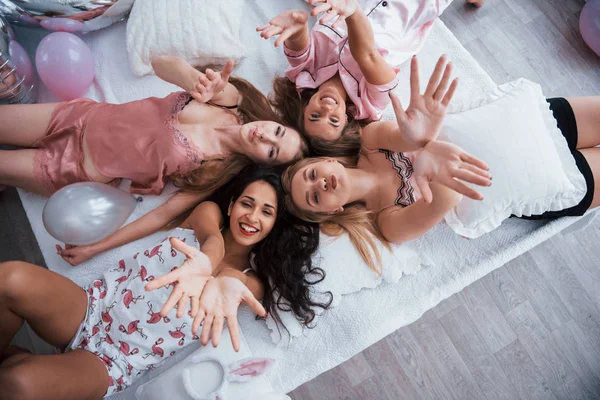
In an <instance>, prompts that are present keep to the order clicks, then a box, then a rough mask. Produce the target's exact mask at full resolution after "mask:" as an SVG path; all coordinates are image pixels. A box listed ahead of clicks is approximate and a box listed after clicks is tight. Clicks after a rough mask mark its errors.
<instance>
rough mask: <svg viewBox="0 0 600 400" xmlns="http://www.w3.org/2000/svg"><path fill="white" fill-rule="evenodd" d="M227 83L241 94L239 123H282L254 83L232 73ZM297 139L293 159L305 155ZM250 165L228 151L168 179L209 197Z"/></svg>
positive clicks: (303, 143)
mask: <svg viewBox="0 0 600 400" xmlns="http://www.w3.org/2000/svg"><path fill="white" fill-rule="evenodd" d="M229 82H230V83H231V84H232V85H233V86H235V88H236V89H237V90H238V92H239V94H240V96H241V102H240V104H239V105H238V107H237V111H238V115H239V117H240V119H241V121H240V122H241V123H242V124H247V123H249V122H254V121H274V122H277V123H279V124H282V125H284V124H283V121H282V120H281V118H280V117H279V115H278V114H277V113H276V112H275V111H274V110H273V108H272V107H271V103H269V100H268V99H267V97H266V96H265V95H264V94H263V93H262V92H261V91H260V90H258V89H257V88H256V87H254V85H252V84H251V83H250V82H248V81H247V80H245V79H243V78H239V77H233V76H232V77H229ZM300 138H301V148H300V152H299V153H298V154H297V156H296V160H299V159H302V158H303V157H304V156H306V155H308V143H307V142H306V141H305V140H304V138H303V137H302V136H301V137H300ZM251 164H254V161H252V160H251V159H250V158H249V157H247V156H246V155H243V154H231V155H229V156H227V157H226V158H213V159H208V160H205V161H204V162H203V163H202V165H201V166H200V167H198V168H196V169H195V170H193V171H191V172H189V173H187V174H185V175H173V176H171V180H172V181H173V183H174V184H175V186H177V187H179V188H180V189H181V190H184V191H186V192H192V193H198V194H205V195H206V196H209V195H210V194H211V193H213V192H214V191H215V190H217V189H218V188H220V187H221V186H223V185H225V184H226V183H227V182H229V181H230V180H231V179H232V178H233V177H234V176H236V175H237V174H239V173H240V171H241V170H242V169H244V168H245V167H247V166H248V165H251ZM187 215H189V212H187V213H185V214H183V215H181V216H179V217H177V218H176V219H175V220H173V221H172V222H171V223H169V225H168V226H167V228H171V227H174V226H177V225H179V223H181V222H183V220H185V217H186V216H187Z"/></svg>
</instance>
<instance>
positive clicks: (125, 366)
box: [69, 230, 199, 396]
mask: <svg viewBox="0 0 600 400" xmlns="http://www.w3.org/2000/svg"><path fill="white" fill-rule="evenodd" d="M188 232H189V234H186V233H188ZM177 233H179V234H182V235H179V239H181V240H183V241H184V242H186V243H188V244H189V245H192V246H194V245H195V246H196V247H198V243H197V241H196V238H195V237H194V235H193V231H183V230H178V231H177ZM184 261H185V255H184V254H183V253H180V252H178V251H176V250H175V249H174V248H173V247H172V246H171V244H170V243H169V241H168V240H167V238H165V239H164V240H163V241H162V242H161V243H160V244H158V245H157V246H154V247H152V248H150V249H147V250H145V251H142V252H139V253H137V254H135V255H134V256H133V257H130V258H126V259H122V260H120V261H119V262H118V265H117V266H116V267H114V268H111V269H110V270H108V271H107V272H106V273H104V277H103V279H99V280H96V281H94V282H93V283H92V285H91V286H89V287H87V288H84V289H85V291H86V293H87V296H88V311H87V314H86V317H85V319H84V321H83V323H82V324H81V326H80V328H79V330H78V332H77V334H76V335H75V337H74V338H73V340H72V341H71V345H70V346H69V349H72V350H74V349H83V350H87V351H89V352H91V353H93V354H95V355H96V356H97V357H98V358H99V359H100V360H101V361H102V362H103V363H104V365H105V366H106V368H107V370H108V374H109V388H108V391H107V393H106V395H105V396H110V395H111V394H113V393H116V392H120V391H122V390H124V389H125V388H127V387H128V386H129V385H130V384H131V383H132V382H133V380H135V379H136V378H137V377H138V376H140V375H142V374H143V373H144V372H145V371H148V370H151V369H153V368H155V367H156V366H158V365H159V364H160V363H162V362H163V361H164V360H166V359H167V358H169V357H170V356H172V355H174V354H176V353H177V352H178V351H179V350H181V349H182V348H183V347H185V346H187V345H188V344H190V343H194V342H196V341H197V340H198V339H199V338H198V336H195V335H192V332H191V329H192V321H193V319H192V318H191V317H190V315H189V311H188V313H186V314H184V316H183V317H182V318H177V317H176V316H175V314H176V310H175V309H173V310H172V311H171V312H170V313H169V314H168V315H167V316H166V317H164V318H161V317H160V315H159V312H160V310H161V308H162V306H163V304H164V303H165V302H166V301H167V299H168V297H169V294H170V293H171V290H172V287H171V286H170V285H169V286H166V287H163V288H160V289H157V290H154V291H151V292H147V291H145V290H144V286H145V285H146V284H147V283H148V282H150V281H151V280H152V279H154V278H155V277H160V276H162V275H164V274H166V273H167V272H169V271H171V270H173V269H175V268H177V267H178V266H180V265H181V264H183V262H184Z"/></svg>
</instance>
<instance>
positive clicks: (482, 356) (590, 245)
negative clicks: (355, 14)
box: [290, 0, 600, 400]
mask: <svg viewBox="0 0 600 400" xmlns="http://www.w3.org/2000/svg"><path fill="white" fill-rule="evenodd" d="M583 4H584V2H583V0H581V1H576V0H486V3H485V5H484V7H483V8H481V9H474V8H472V7H469V6H466V5H465V4H464V3H463V2H462V1H461V0H454V2H453V3H452V4H451V5H450V7H449V9H447V10H446V11H445V12H444V14H443V15H442V20H443V21H444V23H445V24H446V25H447V26H448V28H450V30H451V31H452V32H453V33H454V34H455V35H456V37H457V38H458V40H459V41H460V42H461V43H462V44H463V45H464V46H465V47H466V49H467V50H468V51H469V52H470V53H471V54H472V55H473V57H475V59H476V60H477V61H478V62H479V63H480V64H481V66H482V67H483V69H484V70H485V71H486V72H487V73H488V74H489V75H490V76H491V77H492V79H493V80H494V81H495V82H496V83H503V82H507V81H511V80H514V79H516V78H519V77H526V78H528V79H530V80H532V81H534V82H538V83H540V84H541V85H542V88H543V89H544V93H545V94H546V95H547V96H548V97H552V96H578V95H579V96H580V95H600V58H599V57H597V56H596V55H595V54H594V53H593V52H592V51H591V50H589V49H588V48H587V47H586V46H585V44H584V43H583V41H582V39H581V38H580V36H579V33H578V16H579V12H580V11H581V8H582V7H583ZM598 129H599V134H600V127H598ZM290 396H291V397H292V398H293V399H295V400H317V399H318V400H327V399H332V400H333V399H361V400H363V399H373V400H384V399H394V400H399V399H402V400H405V399H417V400H423V399H443V400H447V399H456V400H467V399H477V400H483V399H487V400H491V399H506V400H517V399H523V400H529V399H541V400H549V399H600V221H599V222H598V223H596V224H594V225H592V226H590V227H588V228H586V229H585V230H583V231H580V232H576V233H572V234H568V235H563V234H559V235H557V236H556V237H554V238H552V239H551V240H549V241H546V242H545V243H543V244H542V245H540V246H538V247H536V248H535V249H533V250H531V251H530V252H528V253H526V254H524V255H523V256H521V257H519V258H518V259H516V260H514V261H512V262H510V263H509V264H507V265H505V266H504V267H502V268H499V269H497V270H496V271H494V272H493V273H491V274H489V275H488V276H486V277H484V278H483V279H481V280H479V281H477V282H475V283H473V284H472V285H471V286H469V287H467V288H466V289H464V290H463V291H462V292H461V293H458V294H456V295H454V296H452V297H450V298H449V299H447V300H446V301H444V302H442V303H441V304H440V305H438V306H437V307H436V308H434V309H433V310H430V311H429V312H427V313H426V314H425V315H424V316H423V317H422V318H421V319H420V320H418V321H417V322H415V323H414V324H412V325H409V326H406V327H404V328H401V329H399V330H398V331H396V332H395V333H393V334H391V335H390V336H388V337H386V338H385V339H383V340H381V341H380V342H378V343H376V344H374V345H373V346H371V347H369V348H367V349H366V350H365V351H363V352H362V353H360V354H358V355H356V356H355V357H353V358H352V359H350V360H348V361H347V362H345V363H344V364H342V365H340V366H338V367H337V368H334V369H332V370H330V371H328V372H326V373H324V374H322V375H320V376H318V377H317V378H315V379H314V380H312V381H310V382H307V383H305V384H304V385H302V386H300V387H299V388H298V389H296V390H294V391H293V392H292V393H291V394H290Z"/></svg>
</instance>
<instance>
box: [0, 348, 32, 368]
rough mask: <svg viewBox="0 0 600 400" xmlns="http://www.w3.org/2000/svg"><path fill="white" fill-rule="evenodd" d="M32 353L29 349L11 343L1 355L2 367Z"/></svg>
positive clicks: (0, 365) (0, 362) (0, 366)
mask: <svg viewBox="0 0 600 400" xmlns="http://www.w3.org/2000/svg"><path fill="white" fill-rule="evenodd" d="M31 355H32V354H31V352H30V351H29V350H27V349H24V348H22V347H19V346H14V345H10V346H8V347H7V348H6V350H4V354H2V355H1V356H0V368H2V367H9V366H11V365H14V364H16V363H18V362H19V361H21V360H22V359H24V358H27V357H29V356H31Z"/></svg>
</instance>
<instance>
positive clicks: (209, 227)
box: [187, 201, 225, 272]
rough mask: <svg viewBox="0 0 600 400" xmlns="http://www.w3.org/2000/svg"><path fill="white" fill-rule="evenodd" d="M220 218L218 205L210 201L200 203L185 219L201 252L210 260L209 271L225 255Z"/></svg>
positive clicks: (213, 269) (213, 268) (221, 218)
mask: <svg viewBox="0 0 600 400" xmlns="http://www.w3.org/2000/svg"><path fill="white" fill-rule="evenodd" d="M222 220H223V216H222V215H221V210H220V209H219V206H218V205H217V204H216V203H213V202H212V201H205V202H202V203H200V204H199V205H198V206H197V207H196V208H195V209H194V211H193V212H192V214H190V216H189V217H188V219H187V222H188V223H189V224H190V225H191V226H192V228H193V229H194V235H195V236H196V239H198V242H199V243H200V248H201V250H202V252H203V253H204V254H206V256H207V257H208V259H209V260H210V265H211V272H213V271H215V268H216V267H217V266H218V265H219V264H220V263H221V261H222V260H223V257H224V256H225V242H224V240H223V235H222V234H221V225H222V223H223V221H222Z"/></svg>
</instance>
